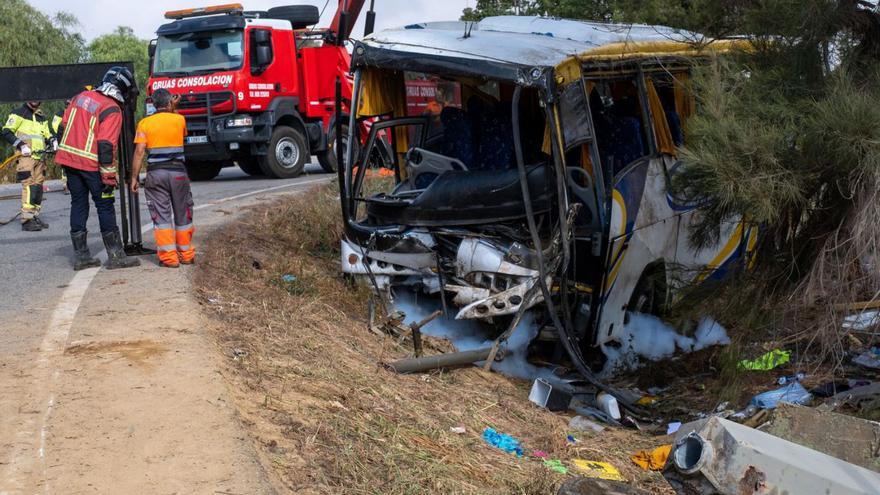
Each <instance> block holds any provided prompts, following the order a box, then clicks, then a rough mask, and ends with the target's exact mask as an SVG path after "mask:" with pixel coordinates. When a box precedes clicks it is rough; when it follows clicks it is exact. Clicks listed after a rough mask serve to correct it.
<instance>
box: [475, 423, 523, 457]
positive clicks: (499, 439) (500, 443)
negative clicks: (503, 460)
mask: <svg viewBox="0 0 880 495" xmlns="http://www.w3.org/2000/svg"><path fill="white" fill-rule="evenodd" d="M483 440H485V441H486V443H488V444H489V445H491V446H493V447H495V448H498V449H501V450H503V451H505V452H507V453H515V454H516V456H517V457H522V455H523V449H522V446H521V445H520V443H519V440H517V439H515V438H513V437H512V436H510V435H505V434H504V433H498V432H497V431H495V430H494V429H492V428H486V429H485V430H483Z"/></svg>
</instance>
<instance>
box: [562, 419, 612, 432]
mask: <svg viewBox="0 0 880 495" xmlns="http://www.w3.org/2000/svg"><path fill="white" fill-rule="evenodd" d="M568 427H569V428H571V429H572V430H577V431H595V432H596V433H601V432H602V431H604V430H605V427H604V426H602V425H600V424H598V423H594V422H593V421H590V420H589V419H587V418H585V417H583V416H575V417H573V418H571V420H570V421H569V422H568Z"/></svg>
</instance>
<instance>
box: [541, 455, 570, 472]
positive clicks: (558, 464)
mask: <svg viewBox="0 0 880 495" xmlns="http://www.w3.org/2000/svg"><path fill="white" fill-rule="evenodd" d="M544 466H546V467H547V468H549V469H550V470H551V471H555V472H557V473H559V474H568V468H567V467H565V464H563V463H562V461H560V460H558V459H545V460H544Z"/></svg>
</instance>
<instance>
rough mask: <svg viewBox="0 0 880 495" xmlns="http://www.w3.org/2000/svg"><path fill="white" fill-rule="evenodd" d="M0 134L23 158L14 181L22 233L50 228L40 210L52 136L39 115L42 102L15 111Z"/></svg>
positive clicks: (31, 102) (25, 105) (31, 103)
mask: <svg viewBox="0 0 880 495" xmlns="http://www.w3.org/2000/svg"><path fill="white" fill-rule="evenodd" d="M0 134H2V136H3V138H4V139H5V140H6V141H7V142H8V143H9V144H11V145H12V147H13V148H15V150H16V152H18V153H19V154H20V156H19V158H18V162H17V164H16V167H15V178H16V180H18V181H19V182H21V230H24V231H28V232H35V231H39V230H43V229H47V228H49V224H47V223H46V222H43V220H42V219H40V207H41V206H42V204H43V182H45V180H46V151H47V143H48V142H49V140H50V138H51V137H52V133H51V131H50V129H49V124H48V123H47V122H46V118H45V117H44V116H43V114H42V112H40V102H39V101H29V102H27V103H26V104H24V105H22V106H21V107H20V108H18V109H16V110H14V111H13V112H12V113H11V114H10V115H9V118H8V119H7V120H6V125H4V126H3V129H2V131H0Z"/></svg>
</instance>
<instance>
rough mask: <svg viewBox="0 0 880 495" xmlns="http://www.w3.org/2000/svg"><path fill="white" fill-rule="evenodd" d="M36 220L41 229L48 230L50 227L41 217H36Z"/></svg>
mask: <svg viewBox="0 0 880 495" xmlns="http://www.w3.org/2000/svg"><path fill="white" fill-rule="evenodd" d="M34 221H35V222H37V224H38V225H39V226H40V228H41V229H43V230H46V229H48V228H49V224H48V223H46V222H44V221H43V219H42V218H40V217H34Z"/></svg>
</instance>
